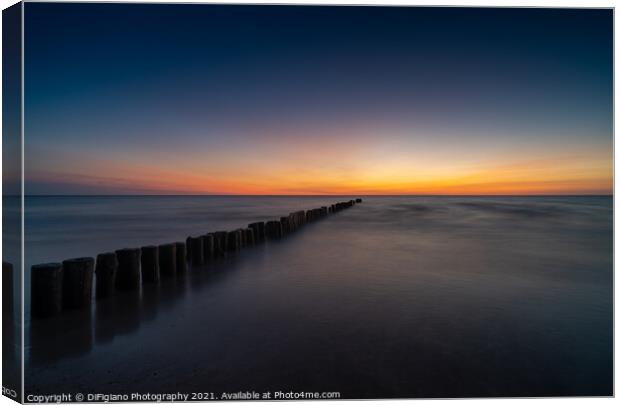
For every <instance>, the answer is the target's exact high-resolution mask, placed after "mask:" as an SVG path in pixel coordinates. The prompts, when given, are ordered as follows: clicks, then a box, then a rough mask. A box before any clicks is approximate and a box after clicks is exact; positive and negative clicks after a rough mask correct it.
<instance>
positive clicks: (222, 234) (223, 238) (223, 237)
mask: <svg viewBox="0 0 620 405" xmlns="http://www.w3.org/2000/svg"><path fill="white" fill-rule="evenodd" d="M213 236H214V237H215V240H216V243H217V254H216V256H217V257H225V256H226V251H227V250H228V248H227V244H228V232H226V231H218V232H214V233H213Z"/></svg>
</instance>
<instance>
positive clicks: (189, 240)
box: [185, 236, 192, 262]
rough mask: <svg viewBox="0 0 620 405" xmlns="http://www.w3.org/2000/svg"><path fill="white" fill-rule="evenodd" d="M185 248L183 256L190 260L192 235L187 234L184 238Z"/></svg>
mask: <svg viewBox="0 0 620 405" xmlns="http://www.w3.org/2000/svg"><path fill="white" fill-rule="evenodd" d="M185 248H186V250H187V256H185V257H186V258H187V261H188V262H191V261H192V237H191V236H188V237H187V238H186V239H185Z"/></svg>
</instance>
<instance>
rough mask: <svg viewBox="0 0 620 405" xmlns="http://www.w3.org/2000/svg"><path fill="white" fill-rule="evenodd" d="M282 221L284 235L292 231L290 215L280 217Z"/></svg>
mask: <svg viewBox="0 0 620 405" xmlns="http://www.w3.org/2000/svg"><path fill="white" fill-rule="evenodd" d="M280 223H281V224H282V236H284V235H286V234H288V233H290V232H291V227H290V224H289V221H288V217H280Z"/></svg>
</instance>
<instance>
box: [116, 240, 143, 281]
mask: <svg viewBox="0 0 620 405" xmlns="http://www.w3.org/2000/svg"><path fill="white" fill-rule="evenodd" d="M116 259H117V260H118V271H117V272H116V288H118V289H119V290H137V289H139V288H140V249H120V250H117V251H116Z"/></svg>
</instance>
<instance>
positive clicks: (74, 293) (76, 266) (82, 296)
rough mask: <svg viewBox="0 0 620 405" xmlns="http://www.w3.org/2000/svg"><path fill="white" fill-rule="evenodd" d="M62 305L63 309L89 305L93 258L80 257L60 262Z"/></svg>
mask: <svg viewBox="0 0 620 405" xmlns="http://www.w3.org/2000/svg"><path fill="white" fill-rule="evenodd" d="M62 269H63V271H62V272H63V276H62V306H63V308H65V309H73V308H84V307H88V306H90V303H91V301H92V297H93V273H94V270H95V260H94V259H93V258H92V257H80V258H77V259H69V260H65V261H63V262H62Z"/></svg>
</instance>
